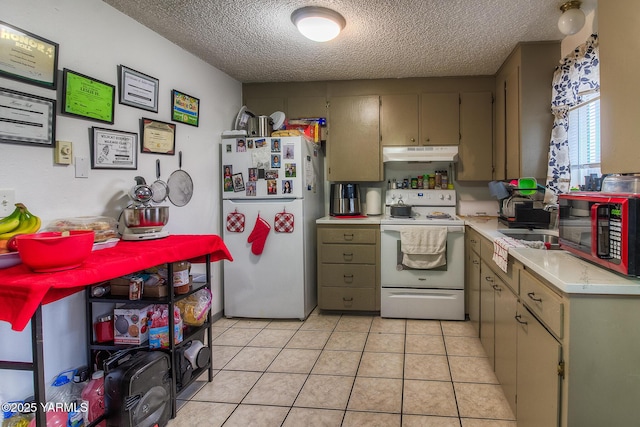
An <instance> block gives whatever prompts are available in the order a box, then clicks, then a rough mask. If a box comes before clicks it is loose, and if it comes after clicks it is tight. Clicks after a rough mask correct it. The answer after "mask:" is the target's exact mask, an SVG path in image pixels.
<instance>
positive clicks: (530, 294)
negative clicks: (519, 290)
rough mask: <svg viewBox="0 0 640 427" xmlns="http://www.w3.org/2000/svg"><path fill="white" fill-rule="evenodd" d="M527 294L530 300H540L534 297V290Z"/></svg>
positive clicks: (540, 300) (540, 299)
mask: <svg viewBox="0 0 640 427" xmlns="http://www.w3.org/2000/svg"><path fill="white" fill-rule="evenodd" d="M527 296H528V297H529V298H531V299H532V300H534V301H535V302H542V298H536V297H535V296H536V294H535V292H529V293H528V294H527Z"/></svg>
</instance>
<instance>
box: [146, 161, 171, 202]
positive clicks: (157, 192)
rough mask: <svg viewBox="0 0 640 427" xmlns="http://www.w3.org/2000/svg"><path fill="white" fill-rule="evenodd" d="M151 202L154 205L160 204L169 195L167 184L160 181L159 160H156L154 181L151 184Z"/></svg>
mask: <svg viewBox="0 0 640 427" xmlns="http://www.w3.org/2000/svg"><path fill="white" fill-rule="evenodd" d="M150 188H151V192H152V193H153V194H152V196H151V200H152V201H153V202H154V203H162V202H164V201H165V200H166V199H167V196H168V195H169V187H168V186H167V183H166V182H164V181H162V180H161V179H160V159H156V180H155V181H154V183H153V184H151V187H150Z"/></svg>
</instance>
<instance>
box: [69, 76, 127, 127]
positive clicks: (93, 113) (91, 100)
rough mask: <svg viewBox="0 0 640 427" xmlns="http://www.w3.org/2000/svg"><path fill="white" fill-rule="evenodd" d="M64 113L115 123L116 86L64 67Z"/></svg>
mask: <svg viewBox="0 0 640 427" xmlns="http://www.w3.org/2000/svg"><path fill="white" fill-rule="evenodd" d="M62 75H63V78H62V83H63V90H62V113H63V114H68V115H70V116H76V117H82V118H86V119H91V120H95V121H98V122H104V123H109V124H113V111H114V107H115V105H114V104H115V98H116V87H115V86H114V85H111V84H109V83H105V82H101V81H100V80H96V79H94V78H91V77H89V76H85V75H84V74H80V73H76V72H75V71H71V70H69V69H67V68H65V69H64V71H63V73H62Z"/></svg>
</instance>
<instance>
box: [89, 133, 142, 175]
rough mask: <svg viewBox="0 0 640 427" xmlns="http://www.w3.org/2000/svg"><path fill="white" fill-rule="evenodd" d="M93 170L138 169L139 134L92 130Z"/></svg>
mask: <svg viewBox="0 0 640 427" xmlns="http://www.w3.org/2000/svg"><path fill="white" fill-rule="evenodd" d="M91 131H92V132H91V134H92V141H91V169H138V134H137V133H132V132H124V131H120V130H113V129H102V128H98V127H92V128H91Z"/></svg>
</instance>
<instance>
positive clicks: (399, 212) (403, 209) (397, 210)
mask: <svg viewBox="0 0 640 427" xmlns="http://www.w3.org/2000/svg"><path fill="white" fill-rule="evenodd" d="M390 213H391V216H392V217H397V218H409V217H410V216H411V205H405V204H404V201H403V200H402V199H400V200H398V202H397V203H396V204H395V205H391V206H390Z"/></svg>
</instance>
